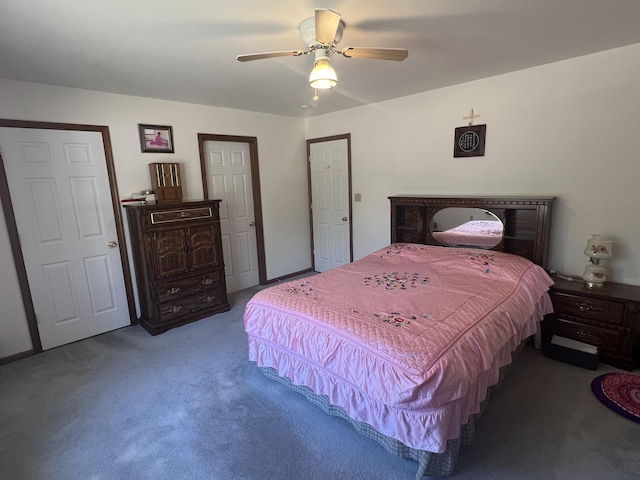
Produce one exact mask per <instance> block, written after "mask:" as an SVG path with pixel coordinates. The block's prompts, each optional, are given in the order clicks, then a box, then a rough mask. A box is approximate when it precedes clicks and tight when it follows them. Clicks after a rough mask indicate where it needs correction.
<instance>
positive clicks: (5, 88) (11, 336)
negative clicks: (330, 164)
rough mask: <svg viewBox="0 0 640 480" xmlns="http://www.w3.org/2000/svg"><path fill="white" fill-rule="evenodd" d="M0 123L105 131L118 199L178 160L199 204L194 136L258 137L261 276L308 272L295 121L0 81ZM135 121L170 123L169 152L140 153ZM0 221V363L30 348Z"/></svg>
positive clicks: (302, 165)
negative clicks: (153, 169) (154, 165)
mask: <svg viewBox="0 0 640 480" xmlns="http://www.w3.org/2000/svg"><path fill="white" fill-rule="evenodd" d="M0 118H4V119H16V120H33V121H46V122H63V123H77V124H91V125H107V126H109V131H110V135H111V144H112V148H113V155H114V163H115V169H116V177H117V183H118V190H119V193H120V198H124V197H128V196H129V195H130V194H131V193H134V192H139V191H140V190H142V189H146V188H149V187H150V181H149V168H148V164H149V163H150V162H158V161H162V162H169V161H172V162H173V161H175V162H180V165H181V173H182V176H183V184H184V189H183V190H184V192H183V194H184V198H185V199H199V198H202V195H203V190H202V179H201V173H200V159H199V158H200V157H199V152H198V140H197V134H198V133H213V134H225V135H243V136H254V137H257V139H258V157H259V164H260V188H261V194H262V208H263V220H264V239H265V250H266V268H267V278H268V279H272V278H278V277H281V276H284V275H287V274H289V273H292V272H297V271H300V270H304V269H307V268H309V267H310V266H311V253H310V237H309V213H308V194H307V166H306V161H305V156H306V153H305V152H306V145H305V134H304V122H303V121H302V120H300V119H296V118H289V117H282V116H275V115H264V114H258V113H252V112H244V111H239V110H230V109H222V108H214V107H208V106H202V105H192V104H185V103H177V102H167V101H161V100H154V99H149V98H139V97H130V96H123V95H113V94H107V93H99V92H91V91H86V90H77V89H68V88H60V87H54V86H47V85H39V84H31V83H24V82H15V81H10V80H2V79H0ZM139 123H148V124H159V125H171V126H172V127H173V136H174V144H175V154H153V153H141V151H140V141H139V136H138V124H139ZM0 215H1V212H0ZM0 222H1V223H2V225H1V227H0V268H2V277H3V278H2V286H3V288H2V289H0V305H2V309H3V312H2V315H1V316H0V331H2V334H1V335H0V358H2V357H6V356H10V355H14V354H17V353H21V352H24V351H27V350H29V349H30V348H31V341H30V338H29V335H28V329H27V324H26V316H25V313H24V308H23V306H22V300H21V297H20V294H19V292H20V290H19V288H18V283H17V277H16V273H15V266H14V263H13V257H12V253H11V249H10V246H9V241H8V236H7V232H6V224H5V221H4V217H2V218H0Z"/></svg>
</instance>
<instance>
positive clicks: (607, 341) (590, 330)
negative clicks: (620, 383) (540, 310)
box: [545, 315, 628, 353]
mask: <svg viewBox="0 0 640 480" xmlns="http://www.w3.org/2000/svg"><path fill="white" fill-rule="evenodd" d="M546 321H547V320H546V319H545V322H546ZM550 322H552V324H553V327H552V328H553V334H555V335H560V336H561V337H567V338H572V339H574V340H578V341H580V342H584V343H589V344H591V345H596V346H598V347H600V349H601V350H602V351H605V352H611V353H619V352H621V351H622V350H623V349H624V346H625V342H626V340H627V339H628V334H627V333H626V332H623V331H619V330H609V329H606V328H601V327H596V326H593V325H585V324H583V323H578V322H575V321H573V320H570V319H566V318H562V317H557V316H555V315H554V316H553V318H552V319H550Z"/></svg>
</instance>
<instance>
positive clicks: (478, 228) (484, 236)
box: [432, 220, 502, 247]
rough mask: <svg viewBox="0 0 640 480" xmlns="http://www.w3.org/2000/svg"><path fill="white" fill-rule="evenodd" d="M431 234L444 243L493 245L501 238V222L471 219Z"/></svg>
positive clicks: (478, 245)
mask: <svg viewBox="0 0 640 480" xmlns="http://www.w3.org/2000/svg"><path fill="white" fill-rule="evenodd" d="M432 235H433V238H435V239H436V240H438V241H439V242H440V243H442V244H444V245H467V246H474V247H495V246H496V245H497V244H498V243H500V240H502V222H499V221H495V220H471V221H468V222H465V223H463V224H462V225H458V226H457V227H455V228H451V229H449V230H445V231H443V232H432Z"/></svg>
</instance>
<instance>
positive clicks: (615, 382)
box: [591, 373, 640, 423]
mask: <svg viewBox="0 0 640 480" xmlns="http://www.w3.org/2000/svg"><path fill="white" fill-rule="evenodd" d="M591 390H592V391H593V393H594V395H595V396H596V397H597V398H598V400H600V401H601V402H602V403H604V404H605V405H606V406H607V407H609V408H610V409H611V410H613V411H614V412H616V413H619V414H620V415H622V416H623V417H627V418H628V419H629V420H633V421H634V422H638V423H640V375H634V374H633V373H605V374H604V375H600V376H599V377H596V378H594V379H593V381H592V382H591Z"/></svg>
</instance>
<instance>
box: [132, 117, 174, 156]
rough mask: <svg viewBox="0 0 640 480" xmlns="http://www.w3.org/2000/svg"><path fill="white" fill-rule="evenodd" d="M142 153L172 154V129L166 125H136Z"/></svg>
mask: <svg viewBox="0 0 640 480" xmlns="http://www.w3.org/2000/svg"><path fill="white" fill-rule="evenodd" d="M138 130H139V132H140V147H141V148H142V151H143V152H153V153H173V129H172V128H171V127H170V126H168V125H144V124H142V123H140V124H138Z"/></svg>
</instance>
